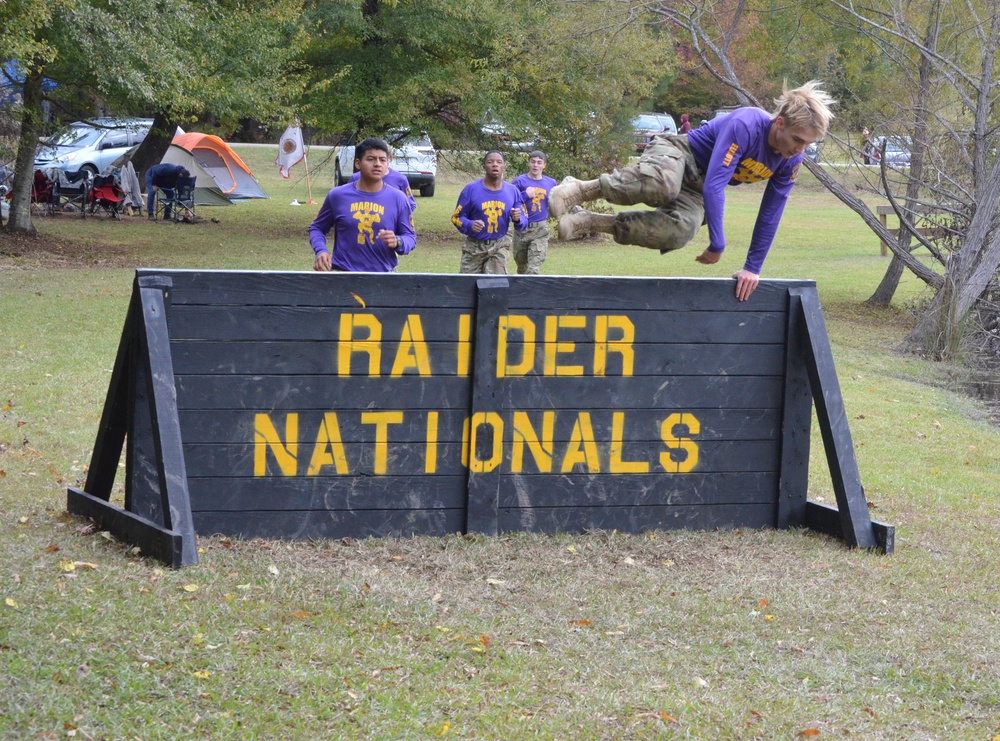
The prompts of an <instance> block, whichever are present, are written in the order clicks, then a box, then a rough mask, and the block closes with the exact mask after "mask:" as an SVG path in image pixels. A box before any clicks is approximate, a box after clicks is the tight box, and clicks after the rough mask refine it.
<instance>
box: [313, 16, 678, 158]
mask: <svg viewBox="0 0 1000 741" xmlns="http://www.w3.org/2000/svg"><path fill="white" fill-rule="evenodd" d="M617 7H618V5H617V3H612V2H590V3H582V4H581V3H574V2H568V1H565V0H542V1H541V2H539V0H513V1H512V2H507V1H506V0H504V1H501V0H483V1H482V2H478V3H475V4H465V3H455V2H453V1H452V0H422V1H421V2H416V0H397V1H396V2H389V1H388V0H381V1H380V0H364V1H362V0H335V1H334V2H322V3H320V2H316V3H315V4H313V5H309V6H308V7H307V12H306V17H307V19H308V28H309V31H310V37H311V41H310V45H309V48H308V50H307V53H306V54H305V55H304V57H303V61H304V63H305V64H306V65H307V66H308V67H309V68H310V69H311V70H312V75H311V79H310V83H309V86H308V88H307V90H306V93H305V95H304V96H303V105H302V107H301V111H302V116H303V119H304V120H305V121H307V122H308V123H309V124H310V125H312V126H315V127H317V128H318V129H319V130H320V131H322V132H324V133H329V134H344V135H373V134H376V135H379V134H385V133H386V131H387V130H389V129H392V128H396V127H409V128H418V129H423V130H427V131H428V132H429V133H430V134H431V136H432V138H433V139H434V141H435V142H436V143H437V144H438V145H439V146H441V147H442V148H444V149H463V148H481V147H482V146H486V145H489V143H490V142H489V140H488V139H486V138H484V136H483V133H482V127H483V124H484V123H488V122H493V121H497V122H500V123H501V124H502V125H504V126H506V127H507V128H509V129H510V131H511V134H512V137H513V138H522V135H530V136H532V137H533V138H538V139H539V143H540V144H541V145H542V146H545V147H546V148H547V149H549V150H551V151H550V155H553V156H556V157H560V156H562V157H565V158H567V159H568V160H572V161H573V162H574V163H577V162H581V161H585V162H589V163H590V166H596V164H597V163H599V162H600V161H602V159H608V158H609V155H608V154H607V153H608V152H609V151H610V152H611V154H610V158H611V159H615V158H617V157H619V156H620V155H621V154H622V151H623V149H622V148H623V147H625V146H626V145H627V142H628V140H629V137H628V135H627V129H626V126H627V123H626V122H627V120H628V117H629V115H630V112H633V111H635V109H636V106H637V103H638V101H639V100H640V99H641V98H643V97H646V96H648V95H649V92H650V91H651V90H652V88H653V85H654V84H655V81H656V80H657V79H658V78H659V77H660V76H661V75H662V73H663V70H664V68H665V67H666V65H667V60H668V59H669V58H670V56H671V50H670V48H669V46H666V45H664V44H662V43H660V42H659V41H657V39H656V38H655V36H654V34H653V33H652V32H651V31H650V29H649V28H648V27H647V26H646V25H644V24H643V23H640V22H635V23H632V24H629V26H628V27H627V28H623V29H616V28H615V23H614V15H612V11H615V10H616V9H617ZM612 150H613V151H612ZM555 166H556V169H558V167H559V166H560V165H559V164H558V163H556V165H555Z"/></svg>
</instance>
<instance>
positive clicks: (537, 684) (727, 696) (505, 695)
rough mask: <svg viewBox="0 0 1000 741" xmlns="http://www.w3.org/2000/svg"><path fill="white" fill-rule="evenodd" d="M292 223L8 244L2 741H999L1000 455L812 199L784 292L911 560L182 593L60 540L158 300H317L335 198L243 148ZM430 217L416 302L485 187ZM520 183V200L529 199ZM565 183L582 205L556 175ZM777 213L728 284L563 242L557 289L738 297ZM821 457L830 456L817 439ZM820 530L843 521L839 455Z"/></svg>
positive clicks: (675, 547)
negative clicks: (800, 289)
mask: <svg viewBox="0 0 1000 741" xmlns="http://www.w3.org/2000/svg"><path fill="white" fill-rule="evenodd" d="M237 151H238V152H239V153H240V155H241V156H243V157H244V158H245V159H246V160H247V162H248V163H249V164H250V165H251V167H252V168H253V169H254V171H255V172H256V173H257V175H258V177H259V179H260V181H261V183H262V185H263V186H264V189H265V190H266V191H267V192H268V193H269V194H270V196H271V199H270V200H268V201H254V202H247V203H240V204H237V205H235V206H232V207H228V208H220V209H215V210H211V211H210V210H208V209H202V210H201V214H202V215H203V216H209V217H212V216H214V217H216V218H217V219H218V222H219V223H213V222H212V221H206V222H205V223H202V224H198V225H187V224H176V225H174V224H155V223H150V222H147V221H146V220H145V219H130V220H125V221H123V222H121V223H118V222H112V221H109V220H98V219H88V220H80V219H76V218H72V217H67V216H65V215H64V216H60V217H56V218H48V219H39V220H38V222H37V224H38V227H39V230H40V232H41V234H42V238H41V240H39V243H38V244H37V245H35V246H34V247H33V248H32V249H25V248H24V247H23V246H22V243H21V242H17V243H16V247H17V248H16V249H13V250H11V249H10V246H11V245H13V244H15V243H13V242H11V241H10V240H8V239H7V237H6V236H5V235H0V250H4V249H7V250H8V251H14V252H20V253H21V254H19V255H10V254H8V255H5V256H0V560H2V562H3V564H4V568H3V569H2V570H0V591H2V596H0V661H2V665H3V672H2V673H0V738H3V739H38V738H45V739H56V738H67V737H75V738H93V739H176V738H198V737H201V738H222V739H229V738H234V739H235V738H240V739H245V738H253V739H314V738H377V739H383V738H385V739H402V738H482V739H520V738H529V737H533V738H543V739H567V738H579V739H635V738H667V739H680V738H713V739H714V738H727V739H729V738H733V739H797V738H814V737H818V738H862V739H900V738H906V739H949V740H950V739H970V740H971V739H991V738H994V737H995V736H997V735H1000V668H998V667H1000V624H998V623H1000V578H998V576H997V574H998V572H1000V568H998V567H1000V549H998V532H1000V427H998V426H997V424H996V423H997V419H996V418H995V416H994V417H991V412H990V411H989V410H988V409H987V408H986V407H984V406H982V405H980V404H979V403H977V402H975V401H973V400H971V399H969V398H967V397H964V396H962V395H959V394H956V393H953V392H951V391H949V390H947V389H946V388H944V385H943V382H942V381H943V379H945V378H947V376H948V369H946V368H942V367H941V366H937V365H934V364H930V363H928V362H926V361H923V360H921V359H919V358H916V357H913V356H908V355H901V354H898V353H897V352H896V347H897V346H898V345H899V343H900V341H901V340H902V338H903V337H904V335H905V334H906V332H907V330H908V329H909V328H910V327H911V326H912V321H913V320H912V316H911V313H912V309H914V308H915V307H917V306H919V304H920V302H922V301H924V300H926V298H927V295H926V293H925V292H924V290H923V288H922V287H921V285H920V284H919V283H918V282H917V281H915V280H914V279H912V278H911V277H909V276H906V277H904V279H903V281H902V284H901V286H900V290H899V292H898V294H897V299H896V301H895V303H894V306H893V307H892V308H891V309H889V310H874V309H870V308H866V307H863V306H862V305H861V302H862V301H863V300H864V299H865V298H867V297H868V295H870V294H871V292H872V291H873V290H874V288H875V286H876V285H877V284H878V281H879V280H880V278H881V276H882V274H883V272H884V271H885V268H886V267H887V265H888V260H887V259H885V258H881V257H880V256H879V245H878V240H877V238H876V237H874V236H873V235H871V234H870V233H867V232H866V230H865V228H864V226H863V224H862V223H861V221H860V220H859V219H858V218H857V217H856V216H855V215H853V214H852V213H850V212H849V211H847V210H846V209H845V208H844V207H843V206H842V205H840V203H839V202H838V201H837V200H836V199H834V198H833V197H832V196H830V195H829V194H827V193H826V192H825V191H824V190H822V188H820V187H819V186H818V185H817V184H816V183H815V181H813V180H812V178H811V176H808V175H804V176H803V178H802V182H801V183H800V185H799V187H798V188H797V189H796V191H795V192H794V194H793V196H792V199H791V201H790V203H789V206H788V208H787V209H786V215H785V218H784V220H783V223H782V227H781V229H780V231H779V235H778V240H777V243H776V247H775V248H774V250H773V251H772V254H771V255H770V257H769V258H768V262H767V266H766V275H765V277H772V278H812V279H815V280H816V281H817V284H818V287H819V294H820V299H821V301H822V302H823V307H824V313H825V315H826V320H827V324H828V329H829V331H830V336H831V342H832V345H833V350H834V356H835V359H836V362H837V369H838V375H839V379H840V385H841V389H842V391H843V395H844V399H845V404H846V407H847V412H848V416H849V419H850V424H851V432H852V435H853V437H854V442H855V447H856V453H857V457H858V462H859V466H860V470H861V478H862V482H863V483H864V485H865V488H866V493H867V497H868V500H869V502H870V505H871V507H872V513H873V516H874V517H875V518H876V519H879V520H882V521H884V522H888V523H891V524H893V525H895V526H896V527H897V531H896V538H897V540H896V551H895V553H894V554H893V555H891V556H878V555H875V554H872V553H869V552H859V551H852V550H848V549H846V548H845V547H843V545H842V544H840V543H838V542H836V541H833V540H830V539H828V538H825V537H821V536H817V535H815V534H811V533H808V532H803V531H735V532H674V531H671V532H663V531H657V532H651V533H646V534H643V535H623V534H620V533H614V532H594V533H588V534H585V535H553V536H549V537H541V536H534V535H511V536H503V537H496V538H487V537H478V536H469V537H465V536H460V535H455V536H449V537H444V538H415V539H411V540H389V539H385V540H363V541H335V542H269V541H260V540H255V541H249V542H243V541H231V540H228V539H225V538H222V537H216V538H199V545H200V547H201V549H202V553H201V554H200V559H201V563H200V564H199V565H198V566H196V567H192V568H187V569H183V570H180V571H170V570H167V569H164V568H162V567H161V566H160V565H158V564H157V563H154V562H150V561H147V560H145V559H143V558H142V557H141V556H139V555H135V554H133V553H130V552H129V551H128V550H127V549H126V548H125V547H123V546H122V545H120V544H118V543H116V542H114V541H112V540H110V539H108V538H106V537H103V536H102V534H101V533H97V532H94V531H93V529H92V528H91V527H89V525H88V523H86V522H84V521H81V520H77V519H74V518H71V517H69V516H67V515H66V514H65V491H66V487H67V486H70V485H80V484H82V481H83V478H84V477H85V469H86V466H87V464H88V462H89V459H90V450H91V447H92V445H93V443H94V436H95V435H96V431H97V427H98V422H99V419H100V414H101V411H102V407H103V403H104V395H105V393H106V391H107V387H108V381H109V377H110V368H111V365H112V363H113V361H114V356H115V351H116V349H117V343H118V339H119V336H120V333H121V326H122V322H123V320H124V317H125V310H126V307H127V302H128V298H129V295H130V291H131V281H132V278H133V273H134V269H135V268H136V267H139V266H143V267H156V266H162V267H170V268H189V267H197V268H226V269H244V268H245V269H275V270H309V269H311V265H312V253H311V250H310V249H309V245H308V241H307V237H306V230H307V228H308V225H309V223H310V222H311V220H312V218H313V217H314V216H315V213H316V210H317V208H318V206H315V205H302V206H291V205H289V204H290V203H291V202H292V200H293V199H295V200H297V201H298V202H300V203H303V204H305V203H306V201H308V200H309V192H310V188H309V186H311V192H312V197H313V199H314V200H316V201H321V200H322V197H323V196H324V195H325V192H326V190H327V189H328V188H329V187H331V185H332V166H331V164H330V163H329V162H325V163H324V162H323V161H322V160H323V153H322V152H319V151H313V152H312V153H311V154H310V165H311V171H310V182H309V184H308V185H307V182H306V180H305V172H304V168H303V167H302V166H301V165H300V166H298V167H296V168H295V169H293V171H292V174H293V177H292V179H291V180H290V181H283V180H281V178H280V177H279V176H278V175H277V170H276V168H275V167H274V164H273V161H274V156H275V148H273V147H249V146H248V147H238V148H237ZM442 170H443V172H442V175H441V177H440V179H439V183H438V186H437V194H436V195H435V197H433V198H427V199H425V198H418V199H417V202H418V210H417V213H416V225H417V230H418V233H419V235H420V239H419V242H418V248H417V250H416V251H415V252H414V253H413V254H411V255H409V256H406V257H404V258H402V260H401V269H402V270H404V271H407V272H436V273H440V272H445V273H451V272H457V271H458V261H459V249H460V244H461V241H460V237H459V235H458V234H457V233H456V232H454V230H453V229H452V228H451V226H450V224H449V221H448V217H449V216H450V213H451V210H452V209H453V207H454V204H455V200H456V197H457V195H458V192H459V190H460V188H461V186H462V184H463V183H464V182H466V181H467V180H471V179H472V178H473V177H474V175H470V176H463V175H460V174H456V173H454V172H453V171H451V170H449V169H448V168H447V167H445V166H443V167H442ZM508 174H509V175H513V174H515V173H508ZM556 174H558V173H556ZM761 191H762V188H753V187H749V188H740V189H730V192H729V194H728V206H727V227H728V233H729V238H730V243H731V245H732V246H731V248H730V251H729V253H727V255H726V257H725V258H724V259H723V261H722V262H721V263H720V264H718V265H715V266H710V267H706V266H701V265H698V264H696V263H695V262H694V256H695V255H696V254H698V252H699V251H700V249H701V248H702V247H703V246H704V245H705V242H704V239H705V235H704V230H703V232H702V234H700V235H699V237H698V240H697V241H696V242H695V243H694V244H693V245H691V246H689V247H688V248H686V249H684V250H682V251H680V252H678V253H675V254H672V255H667V256H660V255H659V254H657V253H656V252H653V251H650V250H643V249H640V248H623V247H619V246H616V245H614V244H613V243H611V242H608V241H592V242H585V243H579V244H561V243H559V242H553V243H552V246H551V251H550V257H549V260H548V261H547V262H546V264H545V267H544V269H543V270H544V272H546V273H548V274H566V275H656V276H712V277H727V276H729V275H730V274H731V273H732V272H733V271H734V270H736V269H737V268H738V267H740V266H741V265H742V260H743V256H744V255H743V251H742V250H741V249H740V248H739V245H741V244H745V243H746V242H747V240H748V238H749V233H750V230H751V228H752V222H753V218H754V215H755V213H756V205H757V203H758V201H759V198H760V194H761ZM814 428H815V425H814ZM813 439H814V444H813V455H812V460H811V466H810V498H811V499H814V500H820V501H826V502H828V503H832V502H833V494H832V489H831V486H830V481H829V475H828V474H827V473H826V461H825V458H824V454H823V451H822V445H821V443H820V438H819V433H818V428H816V429H814V438H813Z"/></svg>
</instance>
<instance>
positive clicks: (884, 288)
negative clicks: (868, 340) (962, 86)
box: [865, 2, 941, 307]
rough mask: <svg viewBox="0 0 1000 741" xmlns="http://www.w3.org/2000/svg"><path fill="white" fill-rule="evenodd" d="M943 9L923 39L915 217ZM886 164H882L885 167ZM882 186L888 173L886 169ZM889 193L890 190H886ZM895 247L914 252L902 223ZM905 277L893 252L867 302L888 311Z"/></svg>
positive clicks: (909, 194) (910, 200) (912, 191)
mask: <svg viewBox="0 0 1000 741" xmlns="http://www.w3.org/2000/svg"><path fill="white" fill-rule="evenodd" d="M940 9H941V5H940V3H939V2H935V3H934V5H933V8H932V10H931V13H930V14H929V18H928V20H927V33H926V34H925V36H924V45H923V47H922V48H921V49H920V71H919V84H918V85H917V105H916V111H915V113H916V120H915V121H914V124H913V137H912V141H913V147H912V151H911V153H910V177H909V180H908V181H907V183H906V199H905V203H906V205H905V208H906V209H909V212H910V213H912V212H913V209H915V208H916V206H917V204H918V200H919V197H920V184H921V182H922V181H923V175H924V152H925V150H926V149H927V119H928V118H929V116H930V108H929V106H928V100H929V98H930V95H931V93H930V88H931V81H932V74H933V67H932V65H931V58H930V53H929V52H928V51H925V50H930V52H933V51H934V50H935V49H936V48H937V40H938V17H939V14H940ZM884 165H885V163H883V167H884ZM882 172H883V183H884V182H885V180H884V173H885V170H884V169H883V171H882ZM886 191H887V192H888V187H886ZM911 220H914V221H915V220H916V217H915V216H914V217H911ZM896 244H897V245H898V246H899V249H900V250H904V249H905V250H906V251H907V252H909V251H910V250H911V249H912V248H911V247H910V244H911V236H910V234H909V232H908V231H907V230H906V228H905V226H904V224H903V219H902V218H900V220H899V235H898V238H897V240H896ZM902 276H903V262H902V260H900V259H899V257H897V254H896V251H895V250H894V251H893V256H892V262H890V263H889V268H888V270H886V271H885V275H884V276H882V281H881V282H880V283H879V284H878V288H876V289H875V293H873V294H872V295H871V296H870V297H869V298H868V300H867V301H866V302H865V303H867V304H871V305H873V306H884V307H887V306H889V304H890V303H891V302H892V297H893V296H895V295H896V289H897V288H898V287H899V279H900V278H901V277H902Z"/></svg>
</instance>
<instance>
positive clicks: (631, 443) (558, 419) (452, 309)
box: [109, 270, 864, 545]
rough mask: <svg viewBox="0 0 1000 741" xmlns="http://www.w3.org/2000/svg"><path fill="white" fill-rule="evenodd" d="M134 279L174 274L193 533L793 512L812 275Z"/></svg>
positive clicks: (786, 519) (575, 525) (149, 499)
mask: <svg viewBox="0 0 1000 741" xmlns="http://www.w3.org/2000/svg"><path fill="white" fill-rule="evenodd" d="M140 284H142V285H157V286H161V287H162V288H163V294H164V300H163V305H164V309H163V312H164V314H165V336H168V337H169V359H168V362H169V370H172V373H173V382H174V389H175V391H176V417H177V423H178V426H179V431H180V432H179V437H180V443H181V449H182V451H183V466H182V467H183V468H184V469H185V481H186V487H187V497H188V499H189V502H190V512H191V518H192V521H193V527H194V530H195V531H196V532H198V533H201V534H209V533H224V534H227V535H231V536H243V537H253V536H262V537H282V538H327V537H359V536H367V535H376V536H384V535H404V536H408V535H414V534H428V535H441V534H447V533H454V532H458V531H467V530H471V531H477V532H487V533H496V532H504V531H514V530H530V531H540V532H553V531H581V530H585V529H591V528H617V529H620V530H624V531H630V532H635V531H641V530H645V529H651V528H660V527H664V528H676V527H688V528H716V527H771V526H777V527H788V526H795V525H803V524H805V518H806V477H807V466H808V454H809V425H810V419H811V392H810V381H809V378H808V374H807V372H806V366H805V364H804V358H803V341H802V338H801V335H802V329H801V327H800V326H799V325H800V324H801V321H802V320H801V314H802V312H801V308H800V307H798V306H797V300H798V299H797V296H801V295H803V294H804V295H807V296H814V295H815V285H814V284H813V283H812V282H811V281H763V282H762V283H761V284H760V287H759V288H758V289H757V291H756V293H755V294H754V296H753V298H752V300H751V301H747V302H739V301H737V300H736V299H735V298H734V297H733V282H732V281H727V280H695V279H690V280H680V279H646V278H613V279H612V278H575V277H547V276H544V277H543V276H530V277H528V276H525V277H521V276H510V277H493V278H489V277H482V276H478V277H477V276H457V275H448V276H443V275H441V276H435V275H412V276H407V275H388V276H386V275H370V274H346V273H339V274H338V273H335V274H315V273H233V272H199V271H145V270H143V271H139V273H138V275H137V293H138V291H139V288H138V286H139V285H140ZM147 290H148V289H147ZM138 306H139V302H135V301H134V302H133V309H132V314H135V313H136V312H137V311H138V310H139V309H138V308H137V307H138ZM816 306H817V309H818V302H817V303H816ZM136 321H138V320H136ZM146 324H148V321H147V323H146ZM144 326H145V325H144ZM824 341H825V337H824ZM125 344H126V342H125V339H123V345H125ZM161 350H162V349H161ZM147 351H148V352H152V351H153V349H152V348H148V350H147ZM142 355H143V352H138V353H136V354H135V355H134V358H138V359H137V360H134V362H133V366H134V368H133V372H132V375H133V376H142V369H141V366H142V365H143V362H144V358H143V357H142ZM146 372H147V373H150V372H151V373H152V375H153V376H154V377H155V376H157V375H158V374H157V372H156V370H155V369H154V370H153V371H148V370H147V371H146ZM160 375H162V374H160ZM148 382H149V379H146V380H140V381H138V382H136V381H135V380H133V382H132V388H133V392H132V394H131V395H130V400H131V401H130V404H132V405H135V404H136V403H138V404H139V405H140V406H142V404H143V403H144V402H143V395H142V389H143V388H145V387H146V385H148ZM135 389H138V392H136V391H135ZM838 394H839V390H838ZM109 398H110V395H109ZM838 398H839V397H838ZM137 400H138V402H137ZM109 403H110V402H109ZM130 420H131V421H130V424H129V444H130V446H131V450H132V455H131V456H130V465H131V466H133V467H135V468H147V469H153V468H155V464H154V463H152V462H151V461H152V459H153V458H154V457H155V455H156V452H155V449H156V448H157V447H158V443H156V442H155V441H154V439H153V438H155V437H156V436H155V435H153V436H152V437H150V436H149V435H147V434H145V433H144V432H143V430H144V429H145V428H146V427H148V425H149V423H150V420H149V419H148V413H142V412H141V411H140V412H133V413H132V415H131V417H130ZM852 455H853V452H852ZM133 480H134V479H133ZM155 488H156V487H155V486H153V487H149V486H141V487H140V486H133V487H132V490H131V492H130V496H129V499H130V501H129V502H128V503H127V509H129V510H130V511H132V512H135V513H137V514H139V515H140V516H142V517H144V518H146V519H148V520H151V521H153V522H158V521H160V520H162V519H163V509H164V505H163V504H162V492H158V491H155ZM862 544H863V545H864V543H862Z"/></svg>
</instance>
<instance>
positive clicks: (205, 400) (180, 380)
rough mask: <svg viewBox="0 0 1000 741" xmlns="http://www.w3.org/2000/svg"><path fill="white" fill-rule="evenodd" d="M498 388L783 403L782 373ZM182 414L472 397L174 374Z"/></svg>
mask: <svg viewBox="0 0 1000 741" xmlns="http://www.w3.org/2000/svg"><path fill="white" fill-rule="evenodd" d="M506 380H507V381H508V382H507V383H504V384H503V385H502V386H500V387H499V388H498V389H497V395H498V396H497V398H496V402H497V404H498V405H499V406H500V407H502V408H507V409H510V408H515V409H517V408H520V409H538V408H558V407H560V406H565V405H566V404H569V405H570V406H571V408H573V409H605V408H609V407H618V408H620V409H641V408H649V407H656V408H661V409H673V410H690V411H693V410H696V409H705V408H709V409H718V408H735V407H737V406H739V405H740V404H745V403H747V400H752V402H751V403H752V404H753V406H754V407H755V408H769V407H778V406H780V404H781V401H782V398H783V383H782V379H781V377H780V376H732V377H726V376H675V377H672V378H668V379H664V378H661V377H657V376H639V377H632V378H622V377H617V376H612V377H606V378H594V377H592V376H591V377H579V376H576V377H574V376H567V377H554V376H548V377H538V376H528V377H524V378H513V379H506ZM176 384H177V404H178V407H179V409H182V410H190V409H203V410H204V409H220V410H221V409H248V410H256V411H261V412H267V411H273V410H282V409H284V410H290V411H308V410H323V411H327V410H335V409H357V408H358V407H359V405H361V406H366V407H367V408H370V409H372V410H377V409H381V410H386V409H389V410H407V409H440V410H444V409H448V408H450V407H453V406H454V405H455V400H456V399H462V398H465V397H466V396H467V395H468V394H470V393H471V390H472V385H471V382H470V380H469V379H467V378H443V377H438V376H432V377H428V378H420V377H416V376H412V377H411V376H406V377H403V378H394V379H384V378H371V377H350V378H340V379H337V381H336V382H333V381H332V380H331V378H330V377H329V376H321V375H309V376H234V377H226V376H200V375H199V376H194V375H187V376H178V377H177V379H176Z"/></svg>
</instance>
